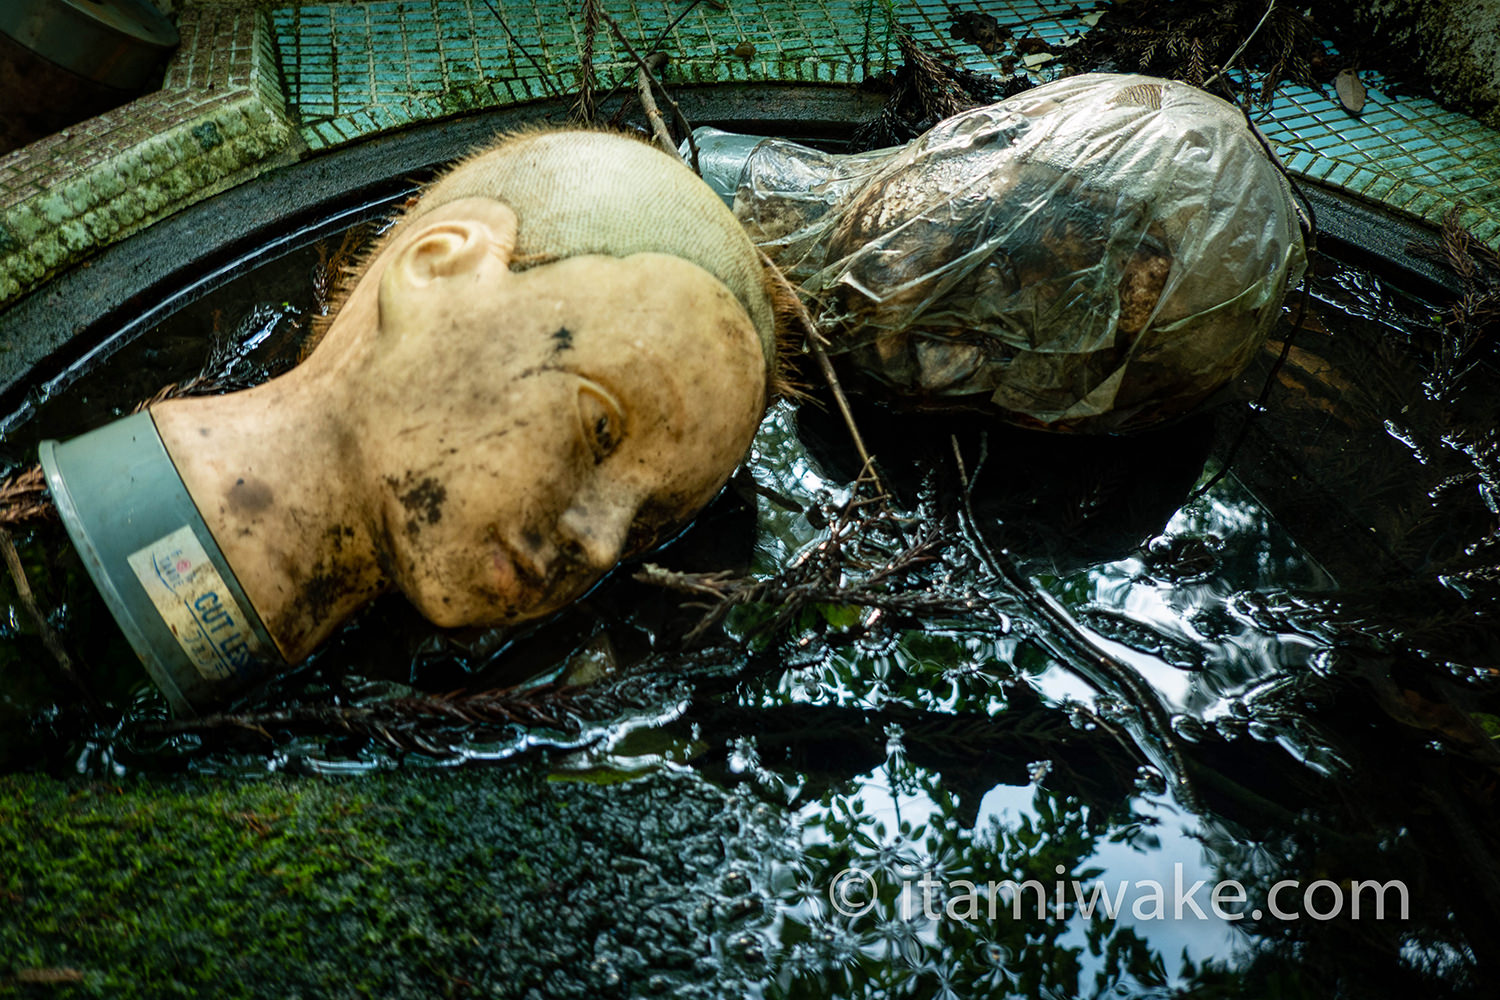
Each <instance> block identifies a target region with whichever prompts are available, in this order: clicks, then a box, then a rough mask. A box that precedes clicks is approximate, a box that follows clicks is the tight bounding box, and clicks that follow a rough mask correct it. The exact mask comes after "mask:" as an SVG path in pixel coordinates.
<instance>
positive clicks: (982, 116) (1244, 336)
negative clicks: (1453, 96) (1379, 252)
mask: <svg viewBox="0 0 1500 1000" xmlns="http://www.w3.org/2000/svg"><path fill="white" fill-rule="evenodd" d="M734 210H735V214H736V216H738V217H739V219H740V221H741V222H742V223H743V224H744V225H745V227H746V229H747V231H748V232H749V233H750V236H751V238H752V239H753V240H754V241H755V242H756V243H757V244H759V245H760V246H761V247H762V249H764V250H765V251H766V253H767V254H768V255H769V256H770V257H771V258H772V259H773V260H775V261H776V262H777V264H778V265H780V266H781V268H782V269H783V270H784V271H785V272H787V274H788V276H789V277H791V278H792V280H794V281H795V282H797V283H799V284H801V286H802V287H803V289H804V290H805V291H806V292H807V293H809V295H810V296H811V297H812V298H813V299H814V300H815V301H816V302H817V307H816V309H815V315H817V317H818V319H819V322H820V326H821V327H822V328H823V329H824V330H825V332H827V334H828V335H829V337H830V339H831V342H832V344H833V347H834V350H835V351H836V352H839V353H847V354H849V355H850V358H851V360H852V361H853V363H854V364H855V365H856V366H857V367H858V368H859V369H861V370H862V371H864V372H866V373H868V374H869V375H870V376H872V377H874V378H875V379H877V380H878V381H881V382H883V383H885V384H887V385H888V386H889V387H890V388H891V389H893V390H894V391H895V392H896V393H897V394H899V395H901V396H903V397H905V398H906V399H907V400H909V401H911V402H914V403H915V404H916V405H919V406H932V407H942V406H974V405H978V406H984V405H985V404H989V405H990V407H992V408H998V410H999V412H1000V413H1002V414H1003V415H1005V416H1007V417H1008V418H1010V419H1012V420H1014V421H1016V422H1018V423H1022V424H1029V425H1033V426H1035V425H1042V426H1047V427H1050V428H1053V429H1060V430H1103V431H1112V430H1128V429H1131V428H1134V427H1138V426H1143V425H1145V424H1149V423H1153V422H1156V421H1160V420H1163V419H1168V418H1171V417H1174V416H1177V415H1179V414H1181V413H1183V412H1185V411H1187V410H1188V409H1190V408H1191V407H1193V406H1194V405H1196V404H1197V403H1198V402H1200V401H1201V400H1202V399H1204V398H1205V397H1207V396H1208V395H1210V394H1211V393H1213V392H1214V391H1215V390H1216V389H1217V388H1219V387H1220V386H1222V385H1223V384H1224V383H1226V382H1227V381H1229V380H1230V379H1231V378H1233V377H1234V376H1235V375H1237V374H1238V373H1239V372H1240V371H1241V370H1242V369H1243V368H1244V366H1245V365H1246V364H1247V363H1248V362H1249V360H1250V358H1251V357H1252V356H1253V354H1254V353H1255V351H1256V350H1257V349H1258V348H1259V346H1260V345H1261V343H1262V342H1263V341H1264V339H1265V337H1266V334H1267V333H1268V332H1269V330H1270V328H1271V326H1272V324H1273V323H1274V322H1275V320H1276V317H1277V315H1278V312H1279V308H1280V304H1281V301H1282V298H1283V296H1284V294H1285V292H1286V290H1287V288H1288V287H1290V285H1291V284H1293V283H1295V282H1296V281H1297V279H1298V278H1299V277H1300V276H1301V274H1302V270H1303V267H1304V263H1305V251H1304V247H1303V240H1302V234H1301V230H1300V226H1299V217H1298V213H1297V211H1296V208H1295V206H1294V204H1293V202H1292V198H1291V194H1290V192H1289V190H1288V188H1287V184H1286V181H1285V179H1284V178H1283V177H1282V176H1281V174H1280V172H1279V171H1278V169H1277V167H1276V165H1275V164H1273V163H1272V162H1271V160H1270V159H1269V157H1268V156H1267V154H1266V152H1265V151H1264V149H1263V148H1262V146H1261V144H1260V143H1259V142H1258V141H1257V139H1256V138H1255V136H1254V135H1253V134H1252V133H1251V131H1250V129H1249V127H1248V125H1247V124H1246V122H1245V119H1244V117H1243V115H1241V114H1240V112H1239V111H1238V110H1237V109H1235V108H1234V107H1233V106H1232V105H1230V104H1227V103H1225V102H1223V101H1220V100H1219V99H1217V98H1215V97H1212V96H1211V95H1208V94H1205V93H1204V92H1203V91H1200V90H1198V89H1196V88H1193V87H1189V86H1187V85H1185V84H1180V83H1176V82H1173V81H1167V80H1157V79H1153V78H1150V77H1143V76H1123V75H1112V74H1090V75H1086V76H1076V77H1071V78H1068V79H1064V80H1059V81H1057V82H1055V83H1051V84H1048V85H1045V86H1042V87H1038V88H1036V89H1035V90H1031V91H1028V92H1026V93H1024V94H1020V95H1017V96H1016V97H1013V98H1010V99H1009V100H1006V101H1002V102H1001V103H999V104H995V105H991V106H989V107H984V108H978V109H975V110H972V111H968V112H965V113H963V114H960V115H957V116H955V117H953V118H950V119H947V120H946V121H943V122H941V123H939V124H938V125H937V126H935V127H934V128H933V129H932V130H931V131H929V132H927V133H926V134H925V135H923V136H921V137H920V138H918V139H915V140H913V141H912V142H910V143H908V144H907V145H905V146H901V147H897V148H894V149H886V150H877V151H874V152H870V153H861V154H856V155H849V156H839V155H831V154H828V153H823V152H819V151H817V150H812V149H808V148H807V147H804V146H800V145H798V144H796V143H792V142H787V141H783V140H777V139H769V140H766V141H764V142H762V143H760V144H759V145H757V146H756V147H755V148H754V150H753V152H751V154H750V155H749V158H748V160H747V161H746V162H745V165H744V167H743V170H742V172H741V173H740V180H739V185H738V189H737V192H736V194H735V199H734Z"/></svg>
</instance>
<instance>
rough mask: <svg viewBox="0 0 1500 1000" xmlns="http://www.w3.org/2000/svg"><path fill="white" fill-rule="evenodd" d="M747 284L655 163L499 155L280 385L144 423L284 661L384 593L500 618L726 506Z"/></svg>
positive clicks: (762, 335) (395, 244) (359, 285)
mask: <svg viewBox="0 0 1500 1000" xmlns="http://www.w3.org/2000/svg"><path fill="white" fill-rule="evenodd" d="M764 281H765V277H764V275H763V274H762V272H761V267H760V264H759V260H758V257H757V256H756V253H755V251H754V249H753V248H752V246H751V245H750V243H749V241H748V239H747V238H746V237H745V236H744V235H743V233H742V232H741V230H740V228H739V225H738V223H736V222H735V220H734V218H733V216H732V215H731V214H730V213H729V212H728V210H727V209H726V208H724V206H723V205H722V204H721V203H720V202H719V201H718V199H717V198H716V197H715V196H714V195H713V193H712V192H711V191H710V190H709V189H708V188H707V186H706V185H704V184H703V183H702V182H701V181H700V180H699V179H698V178H697V177H695V176H694V175H693V174H692V173H691V172H690V171H688V170H687V169H686V168H685V167H683V166H682V165H681V164H680V163H678V162H676V161H675V160H673V159H672V158H671V157H668V156H666V155H664V154H662V153H660V152H658V151H656V150H654V149H652V148H650V147H648V146H645V145H644V144H641V143H639V142H637V141H635V140H633V139H629V138H626V137H622V136H616V135H610V134H607V133H598V132H563V133H536V134H533V135H526V136H521V137H515V138H511V139H507V140H503V141H501V142H500V143H499V144H497V145H496V146H495V147H493V148H492V149H490V150H489V151H487V152H485V153H482V154H480V155H479V156H477V157H475V158H473V159H470V160H469V161H467V162H466V163H464V164H462V165H460V166H459V167H458V168H456V169H455V170H454V171H453V172H452V173H451V174H449V175H448V176H447V177H445V178H443V179H442V180H440V181H438V182H437V183H436V184H434V185H433V186H432V187H431V188H429V189H428V191H427V192H425V193H424V194H423V196H422V197H421V199H419V201H418V202H417V204H416V205H415V206H414V207H413V208H412V209H411V210H410V211H409V212H408V213H407V215H406V216H405V217H404V218H403V219H402V220H401V221H400V222H399V223H398V224H397V225H396V226H395V227H394V228H393V229H392V231H391V232H390V233H389V234H388V236H387V237H386V238H385V239H384V240H383V241H382V243H381V244H380V245H379V246H378V247H377V248H376V250H375V251H374V252H373V254H372V256H371V257H370V259H369V260H368V262H367V263H366V265H364V266H363V267H362V268H361V269H360V270H359V273H358V274H357V275H355V276H354V277H353V279H352V282H351V286H350V291H349V293H348V295H347V298H346V299H345V300H344V302H343V303H342V305H341V307H340V308H339V310H338V312H337V315H336V316H335V318H334V320H333V322H332V324H331V325H330V327H329V328H328V331H327V333H326V335H325V336H324V337H323V338H322V340H321V341H320V342H319V344H318V345H317V347H316V349H315V350H314V351H313V352H312V353H311V355H310V356H309V357H308V358H307V359H306V360H305V361H304V362H303V363H302V364H301V365H299V366H298V367H297V368H295V369H293V370H292V371H291V372H289V373H287V374H286V375H283V376H282V377H280V378H278V379H275V380H273V381H271V382H269V383H266V384H265V385H263V386H259V387H257V388H255V389H251V390H248V391H246V392H242V393H236V394H233V395H229V396H222V397H212V398H206V399H190V400H174V401H170V402H166V403H161V404H158V405H157V406H156V407H154V408H153V410H152V416H153V418H154V420H155V422H156V425H157V428H158V431H159V433H160V434H161V437H162V440H163V443H164V444H165V445H166V447H167V450H168V453H169V454H170V455H171V457H172V459H173V462H174V464H176V466H177V468H178V471H179V473H180V474H181V476H182V478H183V482H184V484H185V485H186V486H187V489H188V491H189V493H190V494H191V496H192V498H193V501H194V503H195V505H196V506H197V507H198V508H199V510H200V512H201V513H202V514H203V516H204V519H205V521H206V522H207V523H208V526H209V528H210V530H211V531H212V532H213V534H214V537H215V539H216V540H217V541H218V542H219V544H220V547H221V549H222V550H223V552H224V555H225V558H226V559H227V560H228V562H229V564H230V566H231V568H232V569H233V570H234V573H235V575H236V576H237V577H238V578H239V580H240V583H241V585H242V586H243V587H244V589H245V592H246V594H247V596H248V597H249V598H250V600H251V603H252V604H253V605H254V606H255V607H256V610H257V611H258V612H259V614H260V617H261V618H262V620H263V621H264V622H265V624H266V626H267V628H268V630H269V631H270V633H271V635H272V637H273V638H274V639H275V641H276V642H277V644H278V646H280V648H281V652H282V653H283V655H284V656H286V658H287V659H288V660H291V661H296V660H299V659H301V658H303V657H304V656H305V655H306V654H307V653H308V652H310V651H311V649H312V647H313V646H314V645H316V643H317V642H318V641H320V640H321V639H322V638H324V637H325V636H326V635H327V634H328V633H329V632H331V631H332V630H333V628H334V627H336V626H337V624H338V623H339V622H340V621H341V620H342V619H343V618H345V617H347V615H348V614H350V613H351V612H352V611H353V610H355V609H357V608H358V607H359V606H360V605H361V604H363V603H364V602H365V601H367V600H368V599H369V598H370V597H372V596H373V595H375V594H376V593H379V592H380V591H382V590H384V589H387V588H389V587H392V586H394V587H395V588H398V589H399V590H401V591H402V592H403V593H404V594H405V595H406V596H407V597H408V598H409V599H410V600H411V601H412V602H413V604H415V605H416V607H417V608H418V609H419V610H420V611H421V612H422V613H423V614H424V615H425V616H426V617H428V618H429V619H431V620H432V621H433V622H435V623H437V624H439V625H443V626H457V625H491V624H501V623H507V622H517V621H522V620H525V619H527V618H532V617H536V616H538V615H542V614H546V613H548V612H551V611H553V610H555V609H557V608H558V607H561V606H562V605H564V604H566V603H568V602H569V601H572V600H574V599H575V598H577V597H578V596H580V595H581V594H582V593H583V592H584V591H585V590H587V589H588V588H589V587H590V586H591V585H592V584H593V583H594V582H595V581H597V580H598V579H599V578H600V577H601V576H602V575H603V574H604V573H605V572H607V571H608V570H609V569H610V568H611V567H613V566H614V565H615V564H616V563H617V562H618V561H619V560H620V559H621V558H623V557H625V556H628V555H630V554H632V553H635V552H639V551H642V550H643V549H645V548H647V547H649V546H651V545H652V544H654V543H656V542H658V541H661V540H663V539H664V538H666V537H668V536H669V535H670V534H671V533H672V532H673V531H674V530H675V529H676V528H678V527H680V526H681V525H683V524H685V523H686V521H687V520H688V519H690V518H691V517H692V515H693V514H695V513H696V512H697V511H698V510H699V509H700V508H701V507H702V506H703V505H704V504H705V503H707V502H708V500H710V499H711V498H712V497H713V495H714V494H715V493H716V492H717V491H718V489H719V488H720V487H722V485H723V483H724V481H725V480H726V479H727V477H728V475H729V473H730V472H731V471H732V470H733V468H734V466H735V464H736V463H737V462H738V461H739V460H740V458H741V457H742V456H743V455H744V453H745V451H746V450H747V448H748V447H749V443H750V439H751V437H752V436H753V434H754V432H755V429H756V426H757V425H758V423H759V420H760V415H761V413H762V410H763V407H764V403H765V398H766V389H767V370H768V360H769V358H770V356H771V353H772V340H773V331H772V329H771V324H772V320H771V310H770V306H769V301H768V298H767V296H766V292H765V291H764V285H763V282H764Z"/></svg>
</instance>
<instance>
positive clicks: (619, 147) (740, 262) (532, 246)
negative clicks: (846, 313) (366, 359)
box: [403, 130, 776, 369]
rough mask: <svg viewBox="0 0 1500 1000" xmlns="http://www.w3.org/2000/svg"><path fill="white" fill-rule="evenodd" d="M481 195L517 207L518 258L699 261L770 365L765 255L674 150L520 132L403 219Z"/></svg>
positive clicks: (619, 138) (594, 136)
mask: <svg viewBox="0 0 1500 1000" xmlns="http://www.w3.org/2000/svg"><path fill="white" fill-rule="evenodd" d="M475 196H481V197H489V198H497V199H499V200H501V201H503V202H505V203H506V204H508V205H509V206H510V207H511V208H512V209H514V210H515V213H516V216H517V218H518V219H519V220H520V227H519V232H518V234H517V242H516V251H515V252H516V256H517V257H523V258H524V257H527V256H531V255H541V256H544V257H556V258H564V257H575V256H578V255H581V254H605V255H609V256H613V257H628V256H630V255H631V254H635V253H643V252H648V251H654V252H657V253H666V254H672V255H673V256H677V257H681V258H682V259H683V260H686V261H690V262H691V263H694V264H697V265H698V266H699V267H701V268H703V269H704V270H705V271H707V272H709V273H710V274H712V275H713V276H714V277H716V278H718V279H719V280H720V281H722V282H723V283H724V284H725V285H726V286H727V287H728V288H729V290H730V291H731V292H733V293H734V295H735V297H736V298H738V299H739V301H740V304H741V305H743V306H744V307H745V311H746V312H747V313H749V315H750V319H751V321H752V322H753V323H754V324H755V329H756V331H757V333H759V335H760V341H761V346H762V348H763V349H764V351H765V355H766V364H767V367H768V369H769V368H770V367H772V360H773V358H774V356H775V344H776V332H775V319H774V315H773V311H772V307H771V300H770V298H769V296H768V295H767V293H766V289H765V283H764V282H765V278H764V275H763V272H762V269H761V263H760V257H759V254H758V253H757V252H756V249H755V246H754V245H753V244H752V243H751V242H750V239H749V237H748V236H746V235H745V231H744V229H743V228H742V227H741V226H740V223H739V222H738V221H737V220H736V219H735V217H734V213H733V212H731V211H730V210H729V209H728V208H727V207H726V206H725V205H724V203H723V202H722V201H721V200H720V199H719V197H718V195H716V194H714V192H713V190H712V189H711V188H709V186H708V185H707V184H705V183H704V182H703V181H702V179H701V178H699V177H698V176H697V175H696V174H694V173H693V172H692V170H690V169H689V168H688V167H687V166H686V165H685V164H683V163H682V161H681V160H678V159H677V158H676V157H674V156H669V155H667V154H666V153H664V152H662V151H661V150H659V149H657V148H655V147H654V146H649V145H647V144H646V143H644V142H641V141H639V140H636V139H632V138H630V137H628V136H624V135H620V134H618V133H613V132H595V131H583V130H572V131H556V132H535V133H528V134H522V135H517V136H513V137H510V138H507V139H505V140H503V141H501V142H500V144H499V145H497V146H496V147H494V148H493V149H490V150H486V151H485V152H482V153H480V154H478V155H477V156H474V157H472V158H471V159H468V160H466V161H464V162H463V163H462V164H460V165H459V167H457V168H455V169H454V171H453V172H451V173H449V174H447V175H446V176H444V177H442V178H440V179H439V180H438V181H436V182H435V183H434V184H433V185H432V186H431V187H429V188H428V189H427V190H426V191H425V192H424V193H423V194H422V197H421V200H420V201H419V202H418V204H417V206H416V207H415V209H413V211H412V214H410V215H408V216H407V219H406V220H403V224H404V222H406V221H409V220H411V219H415V218H420V217H421V215H422V214H424V213H425V212H427V211H430V210H431V209H433V208H436V207H437V206H438V205H442V204H445V203H447V202H451V201H457V200H458V199H460V198H470V197H475Z"/></svg>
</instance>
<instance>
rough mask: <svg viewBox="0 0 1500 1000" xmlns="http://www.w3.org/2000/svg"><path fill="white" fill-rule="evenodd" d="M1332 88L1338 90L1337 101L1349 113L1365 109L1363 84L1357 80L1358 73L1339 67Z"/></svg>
mask: <svg viewBox="0 0 1500 1000" xmlns="http://www.w3.org/2000/svg"><path fill="white" fill-rule="evenodd" d="M1333 89H1334V90H1336V91H1338V95H1339V103H1340V104H1342V105H1343V106H1344V110H1345V111H1347V112H1349V113H1350V114H1351V115H1357V114H1359V113H1360V112H1361V111H1363V110H1364V109H1365V85H1364V84H1363V83H1360V82H1359V74H1358V73H1356V72H1354V70H1352V69H1341V70H1339V75H1338V76H1336V77H1334V78H1333Z"/></svg>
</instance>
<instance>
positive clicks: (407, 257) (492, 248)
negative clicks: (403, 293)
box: [381, 198, 517, 288]
mask: <svg viewBox="0 0 1500 1000" xmlns="http://www.w3.org/2000/svg"><path fill="white" fill-rule="evenodd" d="M516 227H517V220H516V213H515V212H514V211H513V210H512V209H511V207H510V206H509V205H507V204H505V203H504V202H502V201H496V200H495V199H493V198H461V199H459V200H458V201H452V202H449V203H447V204H446V205H440V206H438V207H437V208H435V209H433V210H432V211H430V212H427V213H425V214H423V215H422V216H421V217H419V218H417V219H415V220H414V221H413V222H412V223H411V228H410V229H409V230H408V231H407V232H405V233H402V234H401V235H400V236H398V237H397V239H396V245H395V246H393V247H392V248H391V253H392V258H391V261H390V263H389V264H388V265H387V266H386V273H385V275H384V276H383V278H382V280H381V284H382V287H383V288H384V287H385V286H388V285H389V283H391V282H395V283H397V284H398V285H400V286H404V287H406V288H421V287H424V286H426V285H429V284H431V283H432V282H433V281H436V280H438V279H440V278H451V277H457V276H461V275H466V274H476V273H478V272H479V270H480V269H482V268H484V267H486V266H487V265H495V264H498V265H499V267H500V269H501V270H505V269H508V268H509V267H510V260H511V255H512V254H513V253H514V252H515V249H516Z"/></svg>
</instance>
